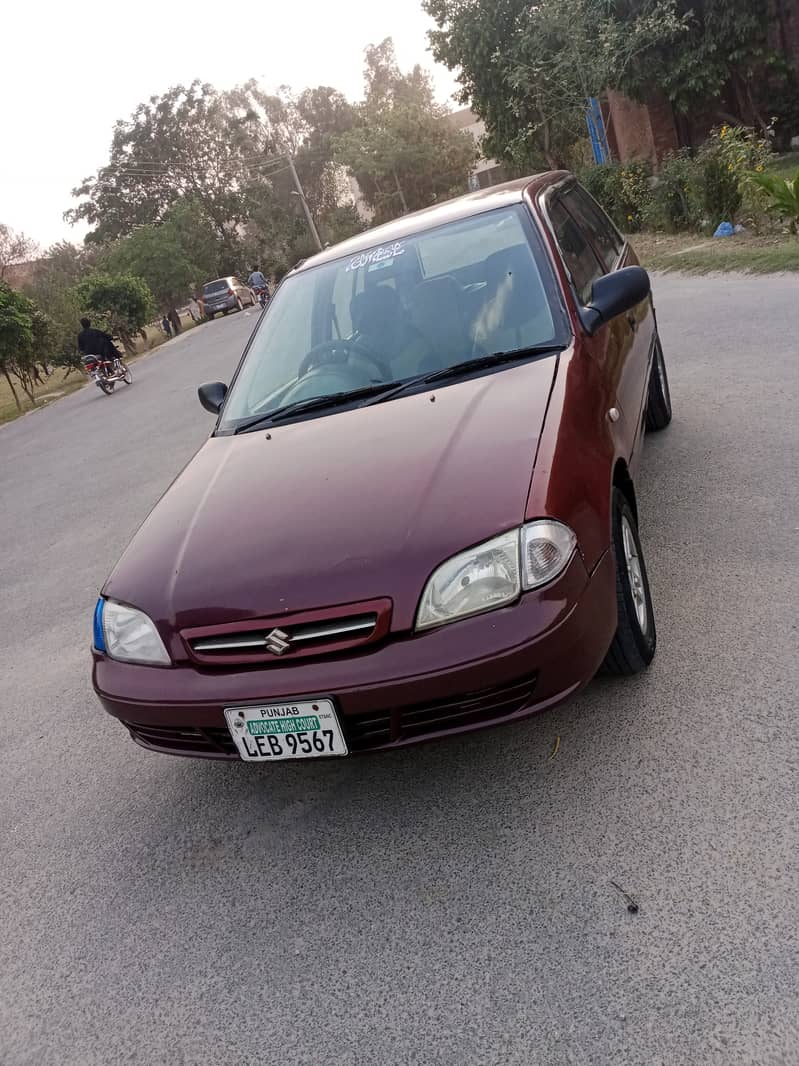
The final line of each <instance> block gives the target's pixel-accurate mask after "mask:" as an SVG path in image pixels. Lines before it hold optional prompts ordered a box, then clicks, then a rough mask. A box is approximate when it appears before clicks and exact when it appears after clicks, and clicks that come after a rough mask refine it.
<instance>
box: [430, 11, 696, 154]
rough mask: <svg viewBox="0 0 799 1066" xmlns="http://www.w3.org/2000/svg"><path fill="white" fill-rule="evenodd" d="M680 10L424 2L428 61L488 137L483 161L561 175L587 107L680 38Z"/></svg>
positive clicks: (683, 26) (582, 128) (683, 19)
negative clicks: (643, 57) (455, 88)
mask: <svg viewBox="0 0 799 1066" xmlns="http://www.w3.org/2000/svg"><path fill="white" fill-rule="evenodd" d="M676 2H677V0H640V2H637V3H636V4H634V5H633V4H627V3H625V2H624V0H541V2H540V3H536V4H530V3H528V2H527V0H424V4H423V6H424V8H425V10H426V11H427V12H428V13H429V14H430V15H431V16H432V17H433V18H434V19H435V21H436V23H437V25H438V29H437V30H434V31H433V32H432V33H431V34H430V40H431V43H432V46H433V54H434V56H435V57H436V59H438V60H439V61H440V62H442V63H444V65H445V66H447V67H448V68H449V69H450V70H457V71H458V73H459V79H460V81H461V84H462V85H463V91H462V93H461V99H462V100H463V102H464V103H466V102H471V103H472V106H473V107H474V108H475V110H476V111H477V113H478V114H480V115H481V116H482V118H483V119H484V120H485V123H486V127H487V130H488V138H487V141H486V152H487V153H488V154H490V155H494V156H496V157H497V158H500V159H503V160H505V161H507V162H509V163H511V164H512V165H513V166H515V167H518V168H524V169H535V168H539V167H540V166H541V165H542V164H543V165H545V166H549V167H555V168H557V167H560V166H562V165H563V164H564V163H566V161H567V158H568V154H569V149H570V146H571V145H572V144H573V143H574V141H575V140H577V139H578V138H579V137H584V136H585V117H584V115H585V100H586V97H587V96H594V95H598V94H599V93H601V92H603V91H604V90H605V89H607V88H608V87H616V86H620V85H621V84H622V83H623V82H624V79H625V77H626V74H627V71H628V70H629V68H630V66H631V65H632V64H634V62H635V61H636V58H637V57H638V56H639V55H640V54H641V53H643V52H646V51H650V50H651V49H653V48H655V47H658V46H664V45H665V44H666V43H669V42H671V41H673V40H680V41H681V40H682V39H683V38H684V37H685V31H686V27H687V21H688V20H687V18H686V17H685V16H682V17H679V16H678V15H677V14H676Z"/></svg>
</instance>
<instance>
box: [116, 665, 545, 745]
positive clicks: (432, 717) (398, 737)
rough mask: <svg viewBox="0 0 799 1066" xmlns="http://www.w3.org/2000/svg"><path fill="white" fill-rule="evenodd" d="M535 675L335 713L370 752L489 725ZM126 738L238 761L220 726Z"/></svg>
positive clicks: (158, 729) (350, 739) (525, 692)
mask: <svg viewBox="0 0 799 1066" xmlns="http://www.w3.org/2000/svg"><path fill="white" fill-rule="evenodd" d="M535 682H536V678H535V675H532V676H529V677H525V678H520V679H519V680H518V681H515V682H513V683H512V684H509V685H504V686H501V687H493V688H486V689H480V690H479V691H477V692H468V693H464V694H463V695H462V696H457V697H452V698H450V699H446V700H437V701H435V702H432V703H419V704H412V705H410V706H406V707H394V708H392V709H391V710H388V711H381V712H380V713H379V714H366V715H359V716H357V717H352V718H350V717H347V716H346V715H340V719H339V720H340V721H341V726H342V728H343V730H344V733H345V735H346V738H347V746H348V747H349V749H350V751H352V752H359V751H370V750H372V749H374V748H381V747H384V746H385V745H387V744H392V743H397V742H399V741H403V740H413V739H422V738H424V737H426V736H430V735H431V734H433V733H440V732H446V731H448V730H451V729H462V728H464V727H466V726H470V725H479V724H480V723H482V722H492V721H494V720H496V719H501V718H505V717H507V716H509V715H511V714H513V713H514V712H515V711H520V710H522V709H523V708H524V707H526V706H527V704H528V703H529V702H530V700H531V699H532V695H533V691H534V689H535ZM124 724H125V725H126V726H127V728H128V729H129V730H130V733H131V736H132V737H133V739H134V740H137V741H138V742H139V743H140V744H142V745H143V746H144V747H146V748H155V749H158V750H161V751H170V752H173V753H174V754H176V755H181V754H183V755H194V756H206V757H207V758H217V759H220V758H238V753H237V749H236V745H235V744H234V742H233V738H232V737H231V735H230V732H229V731H228V729H227V728H226V727H225V726H203V727H195V726H151V725H142V724H141V723H138V722H125V723H124Z"/></svg>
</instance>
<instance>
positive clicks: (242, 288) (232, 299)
mask: <svg viewBox="0 0 799 1066" xmlns="http://www.w3.org/2000/svg"><path fill="white" fill-rule="evenodd" d="M202 299H203V308H204V311H205V317H206V318H213V317H214V315H215V314H217V313H218V312H219V311H222V312H223V313H224V314H227V313H228V311H241V310H242V309H243V308H244V307H245V305H246V306H247V307H253V306H254V305H255V297H254V296H253V294H252V290H251V289H248V288H247V286H246V285H245V284H244V282H243V281H240V280H239V279H238V278H237V277H234V276H232V275H231V276H229V277H227V278H217V279H216V281H207V282H206V283H205V285H203V296H202Z"/></svg>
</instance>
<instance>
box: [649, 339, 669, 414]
mask: <svg viewBox="0 0 799 1066" xmlns="http://www.w3.org/2000/svg"><path fill="white" fill-rule="evenodd" d="M669 422H671V393H670V391H669V379H668V375H667V374H666V363H665V360H664V359H663V347H662V345H661V343H660V336H659V335H656V336H655V350H654V352H653V353H652V372H651V374H650V375H649V393H648V396H647V401H646V428H647V430H649V431H651V430H657V429H665V428H666V426H667V425H668V424H669Z"/></svg>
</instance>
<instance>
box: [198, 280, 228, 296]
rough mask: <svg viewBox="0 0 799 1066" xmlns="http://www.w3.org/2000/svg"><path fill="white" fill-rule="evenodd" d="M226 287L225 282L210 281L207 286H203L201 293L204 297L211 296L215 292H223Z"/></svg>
mask: <svg viewBox="0 0 799 1066" xmlns="http://www.w3.org/2000/svg"><path fill="white" fill-rule="evenodd" d="M227 287H228V283H227V281H226V280H223V281H211V282H209V283H208V284H207V285H203V293H204V294H205V295H206V296H213V294H214V293H215V292H223V291H224V290H225V289H226V288H227Z"/></svg>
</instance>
